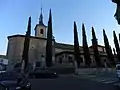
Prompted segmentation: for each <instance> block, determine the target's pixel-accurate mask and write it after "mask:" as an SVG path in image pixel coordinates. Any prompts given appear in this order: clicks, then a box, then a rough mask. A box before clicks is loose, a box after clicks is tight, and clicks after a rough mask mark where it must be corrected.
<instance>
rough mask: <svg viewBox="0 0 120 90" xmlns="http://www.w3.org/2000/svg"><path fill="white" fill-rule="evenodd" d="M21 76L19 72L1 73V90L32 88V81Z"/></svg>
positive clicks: (27, 89) (25, 89)
mask: <svg viewBox="0 0 120 90" xmlns="http://www.w3.org/2000/svg"><path fill="white" fill-rule="evenodd" d="M20 76H21V75H20V73H17V72H5V73H2V74H0V90H31V83H30V81H29V80H28V79H25V78H22V77H20ZM18 82H19V83H18Z"/></svg>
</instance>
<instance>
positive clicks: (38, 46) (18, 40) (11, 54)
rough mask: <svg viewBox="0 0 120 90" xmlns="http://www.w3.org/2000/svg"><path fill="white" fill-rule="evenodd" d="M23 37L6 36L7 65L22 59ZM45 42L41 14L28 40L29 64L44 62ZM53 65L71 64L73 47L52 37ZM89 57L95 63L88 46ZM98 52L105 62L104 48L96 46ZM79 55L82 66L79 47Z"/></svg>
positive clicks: (45, 36) (81, 50)
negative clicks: (32, 34) (33, 32)
mask: <svg viewBox="0 0 120 90" xmlns="http://www.w3.org/2000/svg"><path fill="white" fill-rule="evenodd" d="M24 39H25V35H18V34H17V35H12V36H8V47H7V57H8V59H9V64H10V65H11V66H14V65H15V64H16V63H18V62H20V61H21V59H22V53H23V45H24ZM46 41H47V26H46V25H44V23H43V15H42V13H41V15H40V18H39V23H38V24H37V25H36V26H35V35H34V36H31V38H30V47H29V62H30V63H35V62H41V60H42V58H44V60H45V53H46ZM52 47H53V63H55V64H72V63H73V61H74V53H73V51H74V46H73V45H70V44H64V43H58V42H56V41H55V39H54V37H53V41H52ZM89 50H90V57H91V60H92V62H93V63H95V60H94V56H93V49H92V47H91V46H90V47H89ZM98 50H99V53H100V56H101V60H102V61H103V60H104V59H106V60H107V57H106V51H105V47H104V46H101V45H98ZM80 53H81V57H82V61H81V63H82V64H83V65H84V62H85V60H84V56H83V53H84V52H83V48H82V47H81V46H80Z"/></svg>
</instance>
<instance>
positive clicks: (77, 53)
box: [74, 21, 81, 67]
mask: <svg viewBox="0 0 120 90" xmlns="http://www.w3.org/2000/svg"><path fill="white" fill-rule="evenodd" d="M74 56H75V60H76V62H77V67H79V66H80V61H81V57H80V50H79V41H78V33H77V25H76V22H75V21H74Z"/></svg>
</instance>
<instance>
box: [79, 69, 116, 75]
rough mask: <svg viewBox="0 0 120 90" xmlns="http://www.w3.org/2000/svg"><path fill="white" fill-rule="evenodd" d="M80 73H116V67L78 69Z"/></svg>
mask: <svg viewBox="0 0 120 90" xmlns="http://www.w3.org/2000/svg"><path fill="white" fill-rule="evenodd" d="M77 72H78V74H98V73H99V74H106V73H116V69H115V68H100V69H97V68H82V69H80V68H79V69H77Z"/></svg>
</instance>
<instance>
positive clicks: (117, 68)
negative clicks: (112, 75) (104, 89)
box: [116, 64, 120, 80]
mask: <svg viewBox="0 0 120 90" xmlns="http://www.w3.org/2000/svg"><path fill="white" fill-rule="evenodd" d="M116 74H117V77H118V79H119V80H120V64H116Z"/></svg>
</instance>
